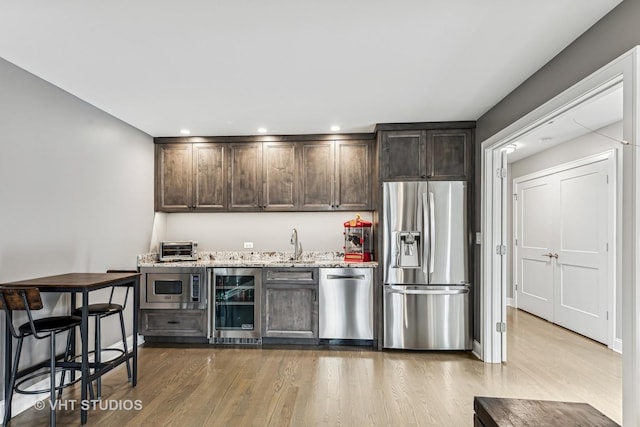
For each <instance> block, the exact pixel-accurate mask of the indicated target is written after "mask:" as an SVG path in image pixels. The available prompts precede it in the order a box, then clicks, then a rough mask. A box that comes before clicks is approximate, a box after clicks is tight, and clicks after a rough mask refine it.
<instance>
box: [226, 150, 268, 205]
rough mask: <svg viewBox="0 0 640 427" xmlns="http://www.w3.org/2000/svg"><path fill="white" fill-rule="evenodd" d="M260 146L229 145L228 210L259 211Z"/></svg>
mask: <svg viewBox="0 0 640 427" xmlns="http://www.w3.org/2000/svg"><path fill="white" fill-rule="evenodd" d="M261 196H262V144H261V143H259V144H251V143H238V144H230V145H229V210H236V211H251V210H260V209H261V205H262V197H261Z"/></svg>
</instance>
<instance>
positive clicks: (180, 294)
mask: <svg viewBox="0 0 640 427" xmlns="http://www.w3.org/2000/svg"><path fill="white" fill-rule="evenodd" d="M140 273H141V281H140V308H142V309H154V308H155V309H192V310H196V309H206V308H207V288H208V282H207V269H206V267H143V268H140Z"/></svg>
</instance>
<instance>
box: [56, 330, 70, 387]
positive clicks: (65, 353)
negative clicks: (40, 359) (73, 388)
mask: <svg viewBox="0 0 640 427" xmlns="http://www.w3.org/2000/svg"><path fill="white" fill-rule="evenodd" d="M72 335H73V333H72V332H71V330H69V332H68V335H67V347H66V348H65V350H64V361H65V362H70V361H71V359H70V357H69V356H70V355H71V337H72ZM66 374H67V370H66V369H65V368H63V369H62V375H60V388H59V389H58V400H60V397H61V396H62V389H63V387H64V380H65V377H66ZM72 381H73V379H72Z"/></svg>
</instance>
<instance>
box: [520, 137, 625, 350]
mask: <svg viewBox="0 0 640 427" xmlns="http://www.w3.org/2000/svg"><path fill="white" fill-rule="evenodd" d="M601 161H607V173H608V175H609V183H610V185H611V189H612V191H608V192H607V194H608V198H609V200H608V207H609V209H610V212H609V216H608V217H609V218H610V219H611V220H610V221H609V224H608V227H607V236H608V238H607V240H608V241H609V242H610V250H609V252H608V255H607V257H608V260H607V263H608V265H609V268H608V279H607V311H608V312H609V322H608V325H607V342H606V344H607V347H609V348H610V349H612V350H615V351H618V352H622V347H621V344H622V340H617V339H616V318H617V317H616V316H617V314H616V305H615V301H616V274H615V273H616V272H615V270H616V267H615V266H616V253H617V252H616V250H617V245H616V242H618V240H619V236H617V233H616V229H617V228H618V227H616V224H618V223H619V221H618V220H617V218H618V213H619V212H620V211H621V210H622V206H621V202H622V200H621V198H620V197H618V181H619V180H618V176H619V175H618V173H619V172H618V161H617V150H615V149H611V150H607V151H603V152H601V153H597V154H592V155H589V156H585V157H581V158H579V159H575V160H572V161H569V162H566V163H562V164H560V165H555V166H552V167H550V168H547V169H542V170H539V171H536V172H532V173H529V174H527V175H522V176H519V177H517V178H514V179H513V192H514V194H518V193H519V186H520V185H521V184H522V183H524V182H527V181H531V180H532V179H537V178H542V177H544V176H549V175H553V174H556V173H560V172H565V171H568V170H570V169H575V168H579V167H581V166H587V165H591V164H594V163H597V162H601ZM513 203H514V207H513V212H514V213H513V230H514V231H513V237H514V239H515V238H517V237H518V236H517V232H516V230H517V228H516V226H517V221H518V218H517V209H518V208H519V206H518V205H517V201H513ZM514 239H512V242H513V245H514V246H513V258H514V259H513V260H511V262H512V263H513V275H512V276H513V277H512V280H513V283H517V274H518V271H517V265H516V264H517V263H515V260H516V259H517V257H518V256H517V251H518V246H517V245H515V242H514ZM513 298H514V300H515V301H516V302H517V301H518V291H517V290H515V289H514V292H513Z"/></svg>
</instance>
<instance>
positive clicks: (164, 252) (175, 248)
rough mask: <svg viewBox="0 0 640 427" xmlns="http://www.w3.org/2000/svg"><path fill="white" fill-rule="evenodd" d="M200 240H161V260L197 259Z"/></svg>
mask: <svg viewBox="0 0 640 427" xmlns="http://www.w3.org/2000/svg"><path fill="white" fill-rule="evenodd" d="M197 248H198V242H193V241H184V242H160V261H195V260H196V253H197Z"/></svg>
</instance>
